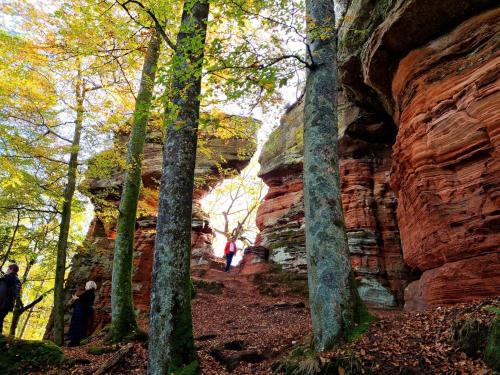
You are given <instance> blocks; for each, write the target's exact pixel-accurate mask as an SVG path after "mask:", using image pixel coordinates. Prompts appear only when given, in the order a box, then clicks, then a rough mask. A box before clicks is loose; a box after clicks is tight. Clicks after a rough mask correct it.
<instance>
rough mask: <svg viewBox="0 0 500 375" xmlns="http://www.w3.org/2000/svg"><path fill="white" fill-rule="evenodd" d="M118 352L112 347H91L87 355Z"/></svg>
mask: <svg viewBox="0 0 500 375" xmlns="http://www.w3.org/2000/svg"><path fill="white" fill-rule="evenodd" d="M114 351H116V348H114V347H112V346H91V347H90V348H88V349H87V353H89V354H92V355H103V354H106V353H113V352H114Z"/></svg>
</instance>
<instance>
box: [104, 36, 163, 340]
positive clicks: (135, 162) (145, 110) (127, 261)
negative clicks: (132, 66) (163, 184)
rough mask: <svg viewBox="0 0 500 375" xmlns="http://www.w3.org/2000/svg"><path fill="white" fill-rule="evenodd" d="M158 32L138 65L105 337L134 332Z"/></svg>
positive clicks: (122, 336)
mask: <svg viewBox="0 0 500 375" xmlns="http://www.w3.org/2000/svg"><path fill="white" fill-rule="evenodd" d="M160 46H161V34H160V32H159V31H158V30H157V29H156V30H155V33H154V34H153V36H152V37H151V40H150V41H149V46H148V51H147V53H146V57H145V60H144V66H143V68H142V77H141V84H140V88H139V95H138V96H137V101H136V103H135V111H134V118H133V123H132V131H131V133H130V139H129V141H128V151H127V165H126V169H125V179H124V183H123V191H122V195H121V200H120V208H119V216H118V223H117V233H116V243H115V251H114V258H113V278H112V280H113V281H112V288H111V317H112V324H111V329H110V334H109V339H110V340H112V341H120V340H122V339H123V338H124V337H125V336H129V335H133V334H134V332H135V331H137V323H136V320H135V312H134V305H133V303H134V302H133V297H132V261H133V252H134V234H135V221H136V214H137V203H138V200H139V193H140V188H141V181H142V179H141V167H142V155H143V150H144V141H145V139H146V131H147V125H148V120H149V114H150V109H151V101H152V97H153V89H154V83H155V75H156V68H157V64H158V58H159V56H160Z"/></svg>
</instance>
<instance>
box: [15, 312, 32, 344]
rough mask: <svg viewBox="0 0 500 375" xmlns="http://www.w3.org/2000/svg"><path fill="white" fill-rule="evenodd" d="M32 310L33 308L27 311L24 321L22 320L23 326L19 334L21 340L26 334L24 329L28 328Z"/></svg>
mask: <svg viewBox="0 0 500 375" xmlns="http://www.w3.org/2000/svg"><path fill="white" fill-rule="evenodd" d="M33 309H34V307H32V308H31V309H29V311H28V314H27V315H26V319H24V322H23V325H22V327H21V332H20V333H19V338H20V339H22V338H23V337H24V334H25V333H26V328H28V322H29V321H30V319H31V315H33Z"/></svg>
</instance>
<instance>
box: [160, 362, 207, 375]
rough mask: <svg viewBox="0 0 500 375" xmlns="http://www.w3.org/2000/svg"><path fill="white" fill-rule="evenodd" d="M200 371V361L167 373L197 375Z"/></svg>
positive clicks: (172, 369)
mask: <svg viewBox="0 0 500 375" xmlns="http://www.w3.org/2000/svg"><path fill="white" fill-rule="evenodd" d="M199 371H200V364H199V363H198V361H192V362H191V363H190V364H188V365H187V366H184V367H181V368H175V367H174V368H171V369H169V370H168V371H167V373H168V374H172V375H196V374H198V373H199Z"/></svg>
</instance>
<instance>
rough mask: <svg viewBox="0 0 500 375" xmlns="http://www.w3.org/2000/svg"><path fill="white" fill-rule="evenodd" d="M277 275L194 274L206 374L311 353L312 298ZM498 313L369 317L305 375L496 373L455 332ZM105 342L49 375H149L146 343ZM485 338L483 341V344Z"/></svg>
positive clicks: (456, 310) (259, 368)
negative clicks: (360, 330)
mask: <svg viewBox="0 0 500 375" xmlns="http://www.w3.org/2000/svg"><path fill="white" fill-rule="evenodd" d="M269 275H274V276H273V277H270V276H269ZM278 276H279V275H278V274H273V272H268V273H266V274H260V275H259V274H253V275H244V274H239V273H238V271H235V270H232V271H231V273H230V274H226V273H224V272H222V271H219V270H217V269H213V268H208V269H203V270H198V271H197V272H195V276H193V284H194V286H195V290H196V295H195V298H194V300H193V317H194V320H193V323H194V334H195V343H196V347H197V349H198V356H199V360H200V364H201V366H202V374H206V375H215V374H217V375H223V374H272V373H273V369H276V366H277V364H278V363H279V362H280V361H281V363H284V361H283V359H284V358H287V356H289V353H290V352H292V351H293V350H294V349H296V348H297V347H300V346H304V347H307V344H308V343H309V341H310V330H311V327H310V319H309V309H308V305H307V299H306V298H305V297H304V296H300V295H297V293H296V290H295V291H292V292H291V289H290V284H293V283H294V280H290V279H287V284H285V283H284V282H283V279H281V281H280V280H279V277H281V276H279V277H278ZM261 277H266V278H265V279H262V278H261ZM295 281H296V280H295ZM498 311H500V300H498V299H495V300H491V299H490V300H484V301H481V302H474V303H468V304H460V305H456V306H453V307H440V308H437V309H432V310H428V311H425V312H420V313H415V312H412V313H410V312H403V311H399V310H391V311H372V313H373V314H374V315H376V316H377V317H378V319H377V320H376V321H375V322H374V323H372V325H371V327H370V329H369V330H368V332H367V333H366V334H365V335H363V336H362V337H360V338H359V339H357V340H356V341H354V342H352V343H350V344H347V345H344V346H342V347H340V348H338V349H336V350H335V351H334V352H331V353H325V354H322V355H321V356H319V357H318V356H316V357H312V358H309V359H306V371H308V370H307V368H308V369H310V370H311V371H313V370H314V369H319V368H324V367H325V366H328V364H330V369H329V370H328V372H326V373H328V374H330V373H331V374H337V373H339V374H384V375H386V374H419V375H420V374H457V375H458V374H482V375H487V374H494V372H493V371H492V370H491V369H489V368H488V367H487V366H486V365H485V363H484V362H483V360H482V359H481V356H480V355H479V354H478V353H475V352H474V350H472V351H471V349H470V348H469V349H468V350H469V354H468V355H467V354H465V353H464V352H463V351H462V350H466V349H464V348H460V345H459V344H458V343H457V341H456V340H457V337H456V336H457V327H461V326H462V325H463V323H464V322H466V321H470V320H474V321H477V322H479V326H480V328H481V327H482V328H481V329H480V331H481V332H483V333H484V332H486V331H485V330H484V327H487V326H488V325H489V324H490V323H491V321H492V320H493V319H494V318H495V316H497V314H498ZM102 339H103V334H97V335H95V336H94V337H93V338H92V339H91V340H90V342H88V343H86V344H85V345H84V346H81V347H79V348H65V349H64V351H65V354H66V356H67V357H68V358H69V361H68V363H69V364H67V365H65V366H64V368H63V369H61V368H59V369H53V370H52V371H49V372H48V373H47V372H45V374H62V373H64V374H78V375H90V374H95V375H98V374H101V375H103V374H145V373H146V364H147V350H146V346H145V345H144V344H143V343H136V344H126V345H122V346H111V347H110V346H106V345H105V344H104V343H103V342H102ZM481 340H483V341H484V337H483V338H479V339H478V342H479V344H478V345H481V343H482V342H483V341H481ZM469 341H470V340H469ZM288 358H290V357H288ZM285 363H286V361H285ZM332 366H333V367H332ZM61 370H63V372H61ZM303 373H311V374H314V373H315V372H303Z"/></svg>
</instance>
